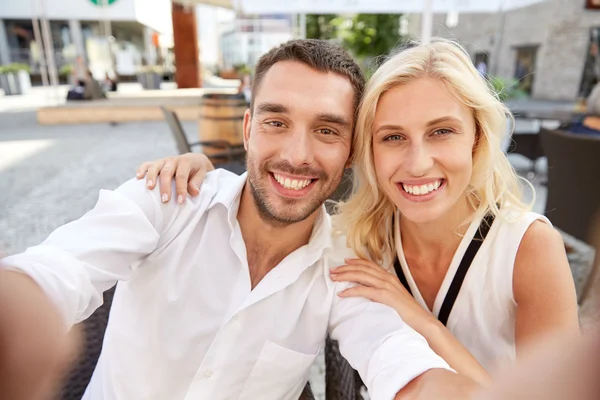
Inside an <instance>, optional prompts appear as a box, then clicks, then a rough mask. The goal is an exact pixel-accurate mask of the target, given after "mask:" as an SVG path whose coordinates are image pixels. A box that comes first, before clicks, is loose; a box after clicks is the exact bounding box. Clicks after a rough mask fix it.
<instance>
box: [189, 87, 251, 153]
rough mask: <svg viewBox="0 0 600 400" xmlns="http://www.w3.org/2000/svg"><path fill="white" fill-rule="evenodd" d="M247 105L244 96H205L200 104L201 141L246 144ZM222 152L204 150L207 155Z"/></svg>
mask: <svg viewBox="0 0 600 400" xmlns="http://www.w3.org/2000/svg"><path fill="white" fill-rule="evenodd" d="M246 108H247V104H246V100H245V98H244V96H243V95H242V96H241V95H234V94H209V95H205V96H204V97H203V98H202V100H201V103H200V121H199V123H198V128H199V136H200V140H201V141H202V140H226V141H228V142H229V143H230V144H232V145H236V144H242V143H243V142H244V136H243V123H244V112H245V111H246ZM219 151H222V150H218V149H210V148H204V149H203V152H205V153H206V154H210V153H215V152H219Z"/></svg>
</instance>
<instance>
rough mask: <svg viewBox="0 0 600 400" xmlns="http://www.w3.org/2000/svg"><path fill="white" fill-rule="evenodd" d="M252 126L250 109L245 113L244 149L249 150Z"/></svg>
mask: <svg viewBox="0 0 600 400" xmlns="http://www.w3.org/2000/svg"><path fill="white" fill-rule="evenodd" d="M251 126H252V115H251V113H250V109H247V110H246V112H245V113H244V127H243V129H244V149H245V150H246V151H248V140H250V127H251Z"/></svg>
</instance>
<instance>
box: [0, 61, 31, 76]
mask: <svg viewBox="0 0 600 400" xmlns="http://www.w3.org/2000/svg"><path fill="white" fill-rule="evenodd" d="M19 71H25V72H27V73H30V72H31V68H29V65H27V64H22V63H12V64H7V65H0V74H14V73H17V72H19Z"/></svg>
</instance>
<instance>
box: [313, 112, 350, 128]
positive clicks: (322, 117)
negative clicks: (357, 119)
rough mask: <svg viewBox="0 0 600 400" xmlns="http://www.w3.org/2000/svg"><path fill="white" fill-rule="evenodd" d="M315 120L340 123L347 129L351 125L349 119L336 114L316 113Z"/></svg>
mask: <svg viewBox="0 0 600 400" xmlns="http://www.w3.org/2000/svg"><path fill="white" fill-rule="evenodd" d="M317 120H319V121H323V122H329V123H331V124H336V125H340V126H342V127H344V128H348V129H350V128H351V127H352V124H351V123H350V121H348V120H347V119H346V118H344V117H343V116H341V115H337V114H331V113H322V114H319V115H317Z"/></svg>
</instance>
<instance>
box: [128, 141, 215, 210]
mask: <svg viewBox="0 0 600 400" xmlns="http://www.w3.org/2000/svg"><path fill="white" fill-rule="evenodd" d="M214 169H215V167H214V166H213V165H212V163H211V162H210V160H209V158H208V157H207V156H206V155H204V154H199V153H187V154H183V155H180V156H176V157H167V158H162V159H160V160H156V161H148V162H145V163H142V165H140V166H139V168H138V170H137V173H136V175H135V176H136V178H137V179H142V178H143V177H144V176H146V186H147V187H148V189H150V190H152V189H154V187H155V186H156V181H157V180H158V181H159V185H160V193H161V194H160V198H161V200H162V202H163V203H166V202H168V201H169V200H170V199H171V182H172V181H173V177H175V188H176V189H175V192H176V195H177V203H179V204H183V202H184V200H185V197H186V196H187V194H188V193H189V194H190V195H192V196H198V194H200V189H199V188H200V185H201V184H202V182H204V178H205V177H206V173H207V172H209V171H212V170H214Z"/></svg>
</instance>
